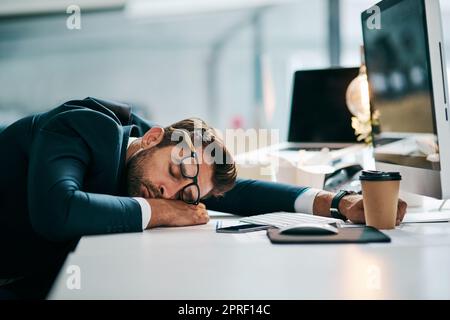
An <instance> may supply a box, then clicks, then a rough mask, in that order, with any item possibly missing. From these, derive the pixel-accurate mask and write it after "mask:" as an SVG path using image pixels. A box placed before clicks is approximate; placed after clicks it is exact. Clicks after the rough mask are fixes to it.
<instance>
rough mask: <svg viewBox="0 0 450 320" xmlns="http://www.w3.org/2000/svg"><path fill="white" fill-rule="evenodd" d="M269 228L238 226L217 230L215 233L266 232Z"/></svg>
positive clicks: (263, 226)
mask: <svg viewBox="0 0 450 320" xmlns="http://www.w3.org/2000/svg"><path fill="white" fill-rule="evenodd" d="M269 228H270V226H267V225H261V224H239V225H236V226H230V227H223V228H217V229H216V232H219V233H244V232H252V231H260V230H267V229H269Z"/></svg>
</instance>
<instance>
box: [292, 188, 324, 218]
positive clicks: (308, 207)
mask: <svg viewBox="0 0 450 320" xmlns="http://www.w3.org/2000/svg"><path fill="white" fill-rule="evenodd" d="M320 191H321V190H320V189H313V188H309V189H307V190H306V191H303V192H302V193H301V194H300V195H299V196H298V197H297V199H295V202H294V209H295V212H298V213H307V214H313V205H314V199H315V198H316V196H317V194H318V193H319V192H320Z"/></svg>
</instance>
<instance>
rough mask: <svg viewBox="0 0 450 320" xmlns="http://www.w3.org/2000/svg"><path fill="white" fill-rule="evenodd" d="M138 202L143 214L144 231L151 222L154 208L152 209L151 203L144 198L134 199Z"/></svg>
mask: <svg viewBox="0 0 450 320" xmlns="http://www.w3.org/2000/svg"><path fill="white" fill-rule="evenodd" d="M133 199H134V200H136V201H137V202H138V203H139V205H140V206H141V214H142V230H145V229H146V228H147V226H148V224H149V222H150V219H151V217H152V208H151V207H150V203H148V201H147V200H145V199H144V198H133Z"/></svg>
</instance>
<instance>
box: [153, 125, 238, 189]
mask: <svg viewBox="0 0 450 320" xmlns="http://www.w3.org/2000/svg"><path fill="white" fill-rule="evenodd" d="M177 130H183V131H185V132H186V133H188V134H189V137H190V138H191V140H192V142H193V143H194V145H195V146H197V145H199V143H198V141H199V139H201V143H202V150H203V156H205V152H204V151H205V150H206V149H209V150H211V152H212V153H211V154H210V156H212V157H213V161H212V163H211V164H212V167H213V178H212V179H213V185H214V187H213V189H212V190H211V192H209V193H208V194H207V195H206V196H214V197H218V196H222V195H223V194H224V193H225V192H227V191H229V190H231V189H232V188H233V186H234V184H235V182H236V177H237V171H236V164H235V162H234V160H233V157H232V155H231V154H230V152H229V151H228V150H227V148H226V147H225V144H224V142H223V141H222V139H220V137H219V136H218V134H217V132H216V130H214V128H212V127H210V126H209V125H208V124H206V122H205V121H203V120H201V119H198V118H189V119H184V120H181V121H178V122H176V123H173V124H172V125H170V126H168V127H166V128H164V138H163V139H162V141H161V143H160V144H159V145H158V146H159V147H166V146H173V145H177V144H178V143H180V141H179V139H174V136H176V135H174V133H176V131H177ZM216 151H217V152H216Z"/></svg>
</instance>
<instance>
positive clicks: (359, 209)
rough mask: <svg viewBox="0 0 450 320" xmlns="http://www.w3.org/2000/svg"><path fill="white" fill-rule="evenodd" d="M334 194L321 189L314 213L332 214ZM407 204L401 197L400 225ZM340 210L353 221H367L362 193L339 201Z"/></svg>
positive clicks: (399, 202) (398, 206) (399, 207)
mask: <svg viewBox="0 0 450 320" xmlns="http://www.w3.org/2000/svg"><path fill="white" fill-rule="evenodd" d="M333 196H334V194H332V193H330V192H325V191H321V192H319V194H318V195H317V196H316V199H315V200H314V208H313V210H314V214H317V215H321V216H326V217H329V216H330V207H331V200H332V199H333ZM406 207H407V204H406V202H405V201H403V200H401V199H399V200H398V205H397V220H396V224H397V225H399V224H400V223H401V222H402V221H403V218H404V217H405V214H406ZM339 211H340V212H341V213H342V214H343V215H345V216H346V217H347V219H349V220H350V221H351V222H353V223H365V222H366V219H365V216H364V204H363V197H362V196H360V195H348V196H345V197H343V198H342V199H341V202H339Z"/></svg>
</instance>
